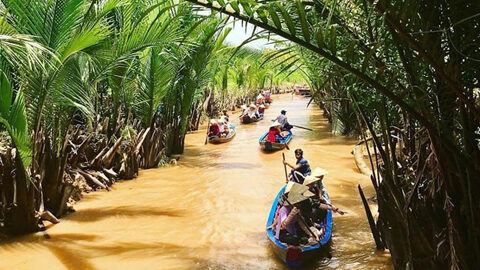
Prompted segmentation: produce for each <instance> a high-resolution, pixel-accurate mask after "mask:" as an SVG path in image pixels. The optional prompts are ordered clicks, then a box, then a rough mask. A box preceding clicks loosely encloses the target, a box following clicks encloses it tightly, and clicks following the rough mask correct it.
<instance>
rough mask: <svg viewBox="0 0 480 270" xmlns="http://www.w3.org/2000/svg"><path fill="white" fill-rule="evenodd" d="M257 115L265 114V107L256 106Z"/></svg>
mask: <svg viewBox="0 0 480 270" xmlns="http://www.w3.org/2000/svg"><path fill="white" fill-rule="evenodd" d="M258 113H259V114H264V113H265V105H263V104H262V105H260V106H258Z"/></svg>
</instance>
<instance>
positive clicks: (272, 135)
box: [267, 121, 284, 143]
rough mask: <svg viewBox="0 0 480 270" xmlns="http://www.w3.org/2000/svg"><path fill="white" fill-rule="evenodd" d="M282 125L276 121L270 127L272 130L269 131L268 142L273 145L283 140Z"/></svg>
mask: <svg viewBox="0 0 480 270" xmlns="http://www.w3.org/2000/svg"><path fill="white" fill-rule="evenodd" d="M281 125H282V124H280V123H279V122H278V121H275V122H274V123H273V124H272V125H270V129H269V130H268V134H267V141H269V142H271V143H275V142H279V141H280V139H283V138H284V137H283V136H282V132H281V131H280V126H281Z"/></svg>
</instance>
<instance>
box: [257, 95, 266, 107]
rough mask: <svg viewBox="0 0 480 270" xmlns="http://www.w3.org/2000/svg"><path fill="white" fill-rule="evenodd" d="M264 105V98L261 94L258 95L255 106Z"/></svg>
mask: <svg viewBox="0 0 480 270" xmlns="http://www.w3.org/2000/svg"><path fill="white" fill-rule="evenodd" d="M264 103H265V100H264V97H263V95H262V93H260V94H258V96H257V105H262V104H264Z"/></svg>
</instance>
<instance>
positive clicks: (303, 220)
mask: <svg viewBox="0 0 480 270" xmlns="http://www.w3.org/2000/svg"><path fill="white" fill-rule="evenodd" d="M282 196H283V199H284V200H285V201H286V202H287V203H288V205H290V207H292V208H293V207H294V206H293V204H291V203H290V202H289V201H288V199H287V195H285V194H283V195H282ZM298 217H299V218H300V220H301V221H302V222H303V224H305V227H307V230H308V232H310V233H311V234H312V236H313V237H316V235H315V234H314V233H313V232H312V230H311V229H310V226H308V224H307V222H306V221H305V219H304V218H303V216H302V212H300V211H299V213H298Z"/></svg>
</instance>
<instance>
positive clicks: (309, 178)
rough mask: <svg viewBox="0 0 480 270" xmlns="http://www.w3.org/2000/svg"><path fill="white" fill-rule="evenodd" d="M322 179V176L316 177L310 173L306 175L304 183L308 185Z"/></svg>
mask: <svg viewBox="0 0 480 270" xmlns="http://www.w3.org/2000/svg"><path fill="white" fill-rule="evenodd" d="M320 180H321V179H320V178H317V177H314V176H313V175H309V176H307V177H305V180H304V181H303V185H305V186H308V185H310V184H313V183H315V182H318V181H320Z"/></svg>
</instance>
